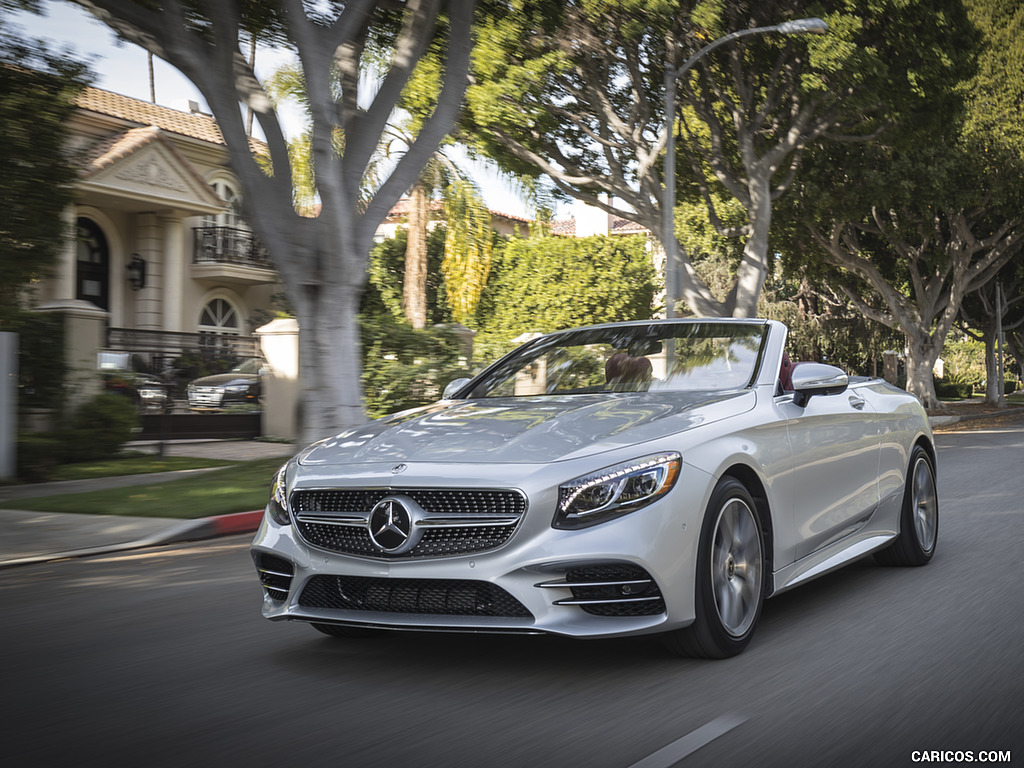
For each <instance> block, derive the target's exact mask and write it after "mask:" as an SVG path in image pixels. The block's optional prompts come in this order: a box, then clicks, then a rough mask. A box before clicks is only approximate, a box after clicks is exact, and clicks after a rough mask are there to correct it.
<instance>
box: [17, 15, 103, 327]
mask: <svg viewBox="0 0 1024 768" xmlns="http://www.w3.org/2000/svg"><path fill="white" fill-rule="evenodd" d="M15 34H16V30H11V29H7V28H3V27H0V199H2V200H3V205H2V206H0V323H3V322H5V321H8V322H9V321H11V320H12V318H13V315H14V314H16V313H17V310H18V307H19V305H20V297H21V294H22V292H23V291H24V290H25V288H26V287H27V286H29V285H30V284H31V283H33V282H34V281H36V280H38V279H39V278H41V277H43V276H45V275H46V274H48V271H49V269H50V267H51V266H52V265H53V263H54V261H55V259H56V257H57V254H58V253H59V251H60V248H61V246H62V245H63V241H64V238H65V236H66V235H67V233H66V232H65V231H64V228H63V226H62V225H61V222H62V221H63V213H64V210H65V209H66V208H67V206H68V205H70V204H71V202H72V200H73V197H72V190H71V185H72V183H73V181H74V178H75V167H74V164H73V162H72V161H71V159H70V158H69V157H68V156H67V155H66V145H67V142H66V139H67V130H66V128H65V123H66V121H67V118H68V117H69V116H70V114H71V112H72V110H73V109H74V104H75V97H76V96H77V95H78V93H79V92H80V91H81V89H82V88H83V87H84V86H85V84H86V82H87V80H88V79H89V77H90V73H89V70H88V68H87V66H86V65H85V64H82V63H80V62H78V61H76V60H74V59H71V58H70V57H68V56H66V55H63V54H55V53H51V52H49V51H48V50H47V49H46V48H45V47H43V45H42V44H41V43H38V42H33V41H21V40H18V39H17V38H16V37H15Z"/></svg>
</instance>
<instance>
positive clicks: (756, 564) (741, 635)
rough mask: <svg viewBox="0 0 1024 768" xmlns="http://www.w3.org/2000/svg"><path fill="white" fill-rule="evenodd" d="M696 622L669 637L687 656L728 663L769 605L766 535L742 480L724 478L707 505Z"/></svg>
mask: <svg viewBox="0 0 1024 768" xmlns="http://www.w3.org/2000/svg"><path fill="white" fill-rule="evenodd" d="M696 589H697V591H696V596H695V597H696V600H695V610H696V619H695V620H694V622H693V624H691V625H690V626H689V627H686V628H685V629H680V630H677V631H675V632H672V633H670V634H668V635H666V636H665V644H666V645H667V646H668V648H669V649H670V650H671V651H673V652H675V653H679V654H681V655H684V656H694V657H698V658H705V659H724V658H728V657H729V656H735V655H736V654H738V653H740V652H741V651H742V650H743V649H744V648H746V647H747V645H748V644H749V643H750V639H751V638H752V637H753V635H754V629H755V628H756V627H757V620H758V618H759V617H760V615H761V606H762V604H763V603H764V536H763V534H762V531H761V522H760V519H759V517H758V513H757V506H756V505H755V504H754V500H753V498H752V497H751V495H750V493H749V491H747V489H746V487H745V486H744V485H743V483H741V482H740V481H739V480H736V479H735V478H732V477H726V478H723V479H722V480H721V481H720V482H719V483H718V485H717V486H716V487H715V490H714V492H713V493H712V494H711V500H710V502H708V509H707V512H706V513H705V515H704V524H703V526H702V528H701V535H700V542H699V545H698V551H697V579H696Z"/></svg>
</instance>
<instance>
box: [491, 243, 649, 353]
mask: <svg viewBox="0 0 1024 768" xmlns="http://www.w3.org/2000/svg"><path fill="white" fill-rule="evenodd" d="M494 271H495V275H494V277H493V278H492V280H491V281H490V283H489V284H488V286H487V289H486V290H485V291H484V295H483V298H482V300H481V303H480V307H479V309H478V311H477V321H478V324H479V325H478V327H479V328H480V330H481V333H480V337H478V342H479V344H481V345H483V347H484V348H485V349H486V356H488V357H491V356H495V355H496V353H498V352H503V351H505V350H506V349H507V348H508V347H509V346H510V345H509V341H510V340H511V339H513V338H515V337H517V336H519V335H520V334H522V333H528V332H549V331H555V330H559V329H561V328H572V327H574V326H579V325H589V324H592V323H604V322H613V321H616V320H635V319H641V318H648V317H650V316H651V309H652V305H653V301H654V292H655V273H654V266H653V264H652V261H651V255H650V253H649V251H648V242H647V238H645V237H641V236H626V237H621V236H616V237H601V236H599V237H584V238H571V237H570V238H563V237H533V238H528V239H523V240H519V239H515V240H512V241H510V242H509V243H508V245H507V246H506V247H505V251H504V253H503V254H502V255H501V256H500V258H499V259H498V260H497V263H496V265H495V269H494ZM488 345H492V346H491V347H488Z"/></svg>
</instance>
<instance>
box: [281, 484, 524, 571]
mask: <svg viewBox="0 0 1024 768" xmlns="http://www.w3.org/2000/svg"><path fill="white" fill-rule="evenodd" d="M395 496H398V497H401V498H406V499H410V500H412V501H413V502H415V505H417V506H418V507H419V508H420V510H421V511H422V514H418V516H417V519H416V520H414V521H413V523H412V525H413V528H414V529H415V532H414V534H413V536H414V537H415V542H416V543H415V545H414V546H412V547H411V548H410V549H408V550H405V551H401V552H388V551H385V550H384V549H383V548H381V547H380V546H378V545H377V544H376V543H375V542H374V540H373V538H372V537H371V535H370V514H371V511H372V510H373V508H374V506H375V505H376V504H377V503H378V502H380V501H381V500H382V499H385V498H388V497H395ZM291 509H292V515H293V519H294V521H295V527H296V530H297V531H298V533H299V535H300V536H301V537H302V538H303V539H304V540H305V541H306V542H308V543H309V544H310V545H312V546H314V547H318V548H320V549H326V550H330V551H331V552H340V553H344V554H349V555H358V556H361V557H374V558H384V559H410V558H427V557H453V556H456V555H467V554H473V553H477V552H486V551H488V550H491V549H495V548H497V547H500V546H501V545H502V544H504V543H505V542H507V541H508V540H509V538H510V537H511V536H512V534H513V533H514V531H515V530H516V528H517V526H518V525H519V523H520V521H521V520H522V517H523V515H524V514H525V512H526V497H525V496H524V495H523V494H522V493H521V492H520V491H515V490H507V489H503V490H486V489H485V490H476V489H444V490H438V489H432V488H431V489H427V488H414V489H407V488H402V489H398V488H361V489H314V490H299V491H295V492H294V493H293V494H292V497H291Z"/></svg>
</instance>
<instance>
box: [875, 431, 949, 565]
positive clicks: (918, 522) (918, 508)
mask: <svg viewBox="0 0 1024 768" xmlns="http://www.w3.org/2000/svg"><path fill="white" fill-rule="evenodd" d="M938 538H939V494H938V491H937V490H936V487H935V468H934V466H933V464H932V459H931V457H930V456H929V455H928V452H927V451H926V450H925V449H924V448H922V447H921V446H920V445H917V446H915V447H914V450H913V451H912V452H911V454H910V467H909V469H908V471H907V484H906V488H905V489H904V491H903V508H902V510H901V511H900V533H899V536H897V537H896V540H895V541H894V542H893V543H892V544H890V545H889V546H888V547H886V548H885V549H883V550H882V551H880V552H878V553H876V554H875V558H876V559H877V560H878V562H880V563H882V564H883V565H909V566H918V565H925V564H926V563H928V562H929V561H930V560H931V559H932V555H933V554H935V544H936V542H937V541H938Z"/></svg>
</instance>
